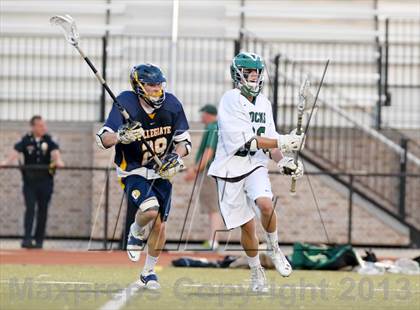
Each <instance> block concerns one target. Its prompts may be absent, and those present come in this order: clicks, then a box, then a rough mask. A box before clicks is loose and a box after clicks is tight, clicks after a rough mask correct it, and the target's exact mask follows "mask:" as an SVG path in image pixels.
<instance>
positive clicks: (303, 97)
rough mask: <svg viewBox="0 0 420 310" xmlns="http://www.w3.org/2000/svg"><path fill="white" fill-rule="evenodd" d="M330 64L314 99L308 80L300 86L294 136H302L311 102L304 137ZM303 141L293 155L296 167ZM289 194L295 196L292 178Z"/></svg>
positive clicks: (323, 74) (293, 179) (325, 70)
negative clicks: (306, 112)
mask: <svg viewBox="0 0 420 310" xmlns="http://www.w3.org/2000/svg"><path fill="white" fill-rule="evenodd" d="M329 63H330V60H329V59H328V60H327V62H326V63H325V67H324V72H323V73H322V77H321V81H320V83H319V86H318V89H317V91H316V95H315V98H313V95H312V94H311V92H310V91H309V87H310V83H309V80H308V79H307V78H306V79H305V81H304V83H303V84H302V86H301V88H300V91H299V106H298V127H297V130H296V134H298V135H299V134H302V119H303V114H304V113H305V111H306V110H307V109H306V106H307V104H308V102H311V101H313V104H312V107H311V109H310V113H309V117H308V120H307V122H306V127H305V130H304V131H303V134H304V135H305V136H306V133H307V132H308V129H309V123H310V122H311V119H312V116H313V114H314V111H315V109H316V108H317V105H316V102H317V100H318V96H319V92H320V91H321V87H322V84H323V83H324V78H325V74H326V73H327V69H328V65H329ZM303 143H304V140H302V143H301V144H300V146H299V150H298V151H297V152H296V153H295V164H296V165H297V162H298V159H299V153H300V151H301V149H302V146H303ZM290 194H291V195H294V194H296V179H295V178H293V177H292V184H291V186H290Z"/></svg>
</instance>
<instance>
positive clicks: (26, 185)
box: [1, 115, 64, 248]
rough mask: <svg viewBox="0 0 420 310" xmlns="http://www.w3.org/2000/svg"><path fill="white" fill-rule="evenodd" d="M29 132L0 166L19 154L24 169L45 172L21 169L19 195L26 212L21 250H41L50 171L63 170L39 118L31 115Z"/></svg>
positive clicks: (45, 127) (50, 189) (51, 183)
mask: <svg viewBox="0 0 420 310" xmlns="http://www.w3.org/2000/svg"><path fill="white" fill-rule="evenodd" d="M30 125H31V132H30V133H28V134H26V135H24V136H23V137H22V139H21V140H20V141H19V142H18V143H16V144H15V146H14V150H12V152H11V153H10V155H9V156H8V158H7V159H6V160H5V161H3V162H2V163H1V165H8V164H11V163H13V162H15V161H16V159H18V157H19V153H22V154H23V158H24V166H28V165H43V166H45V168H39V167H38V168H35V167H33V168H34V169H31V168H30V167H29V168H28V169H25V167H23V169H22V176H23V195H24V197H25V204H26V211H25V220H24V229H25V231H24V238H23V241H22V247H23V248H42V244H43V241H44V236H45V228H46V223H47V213H48V204H49V202H50V199H51V195H52V192H53V171H54V169H55V168H56V167H63V166H64V163H63V161H62V159H61V155H60V151H59V149H58V145H57V143H55V142H54V141H53V140H52V138H51V136H50V135H48V134H47V126H46V123H45V121H44V120H43V119H42V117H41V116H39V115H35V116H33V117H32V118H31V120H30ZM35 205H37V206H38V211H37V217H36V223H37V224H36V229H35V235H34V239H35V244H33V243H32V226H33V221H34V214H35Z"/></svg>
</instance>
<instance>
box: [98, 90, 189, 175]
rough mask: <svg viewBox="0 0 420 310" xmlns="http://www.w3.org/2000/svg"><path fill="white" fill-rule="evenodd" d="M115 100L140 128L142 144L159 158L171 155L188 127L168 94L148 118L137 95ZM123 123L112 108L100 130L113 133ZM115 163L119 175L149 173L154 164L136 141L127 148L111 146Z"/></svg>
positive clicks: (117, 112)
mask: <svg viewBox="0 0 420 310" xmlns="http://www.w3.org/2000/svg"><path fill="white" fill-rule="evenodd" d="M117 100H118V102H119V103H121V105H122V106H123V107H124V108H125V109H126V110H127V112H128V114H130V117H131V119H132V120H134V121H138V122H140V123H141V124H142V127H143V129H144V131H145V139H146V141H147V142H148V143H149V145H150V146H151V147H152V149H153V150H154V151H155V153H156V154H157V155H158V156H159V157H162V155H164V154H165V153H167V152H171V151H172V150H173V148H174V142H179V141H182V140H184V139H183V137H184V136H185V135H187V134H188V132H187V130H188V129H189V126H188V122H187V118H186V117H185V113H184V110H183V108H182V104H181V102H180V101H179V100H178V99H177V98H176V97H175V96H174V95H173V94H171V93H166V96H165V101H164V102H163V104H162V106H161V107H160V108H159V109H156V110H154V111H153V113H150V114H148V113H147V112H146V111H145V110H144V109H143V107H142V106H141V105H140V102H139V99H138V97H137V95H136V94H135V93H134V92H132V91H124V92H122V93H121V94H120V95H119V96H118V97H117ZM123 123H124V119H123V117H122V115H121V113H120V112H119V110H118V108H117V107H115V106H113V107H112V110H111V112H110V113H109V115H108V118H107V120H106V122H105V124H104V127H103V129H104V130H108V131H111V132H117V131H118V128H119V127H120V126H121V125H122V124H123ZM115 163H116V164H117V165H118V166H119V168H120V169H121V170H123V171H131V170H133V169H137V168H140V167H146V168H149V169H152V168H153V166H154V164H155V163H154V161H153V159H152V155H151V154H150V153H149V152H148V151H147V148H146V146H145V145H143V144H142V143H141V142H140V141H135V142H133V143H130V144H122V143H118V144H117V145H116V146H115Z"/></svg>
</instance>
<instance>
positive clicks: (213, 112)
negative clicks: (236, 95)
mask: <svg viewBox="0 0 420 310" xmlns="http://www.w3.org/2000/svg"><path fill="white" fill-rule="evenodd" d="M200 112H206V113H209V114H211V115H217V108H216V107H215V106H214V105H212V104H206V105H205V106H203V107H202V108H201V109H200Z"/></svg>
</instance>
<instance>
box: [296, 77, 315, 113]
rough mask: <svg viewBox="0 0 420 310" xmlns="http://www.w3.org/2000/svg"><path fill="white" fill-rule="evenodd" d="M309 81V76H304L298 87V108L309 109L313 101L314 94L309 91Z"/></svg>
mask: <svg viewBox="0 0 420 310" xmlns="http://www.w3.org/2000/svg"><path fill="white" fill-rule="evenodd" d="M310 88H311V82H310V81H309V77H308V76H305V80H304V81H303V83H302V85H301V86H300V89H299V106H298V108H299V110H301V111H302V112H303V111H306V110H309V109H310V108H311V106H312V104H313V102H314V96H313V95H312V92H311V89H310Z"/></svg>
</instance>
